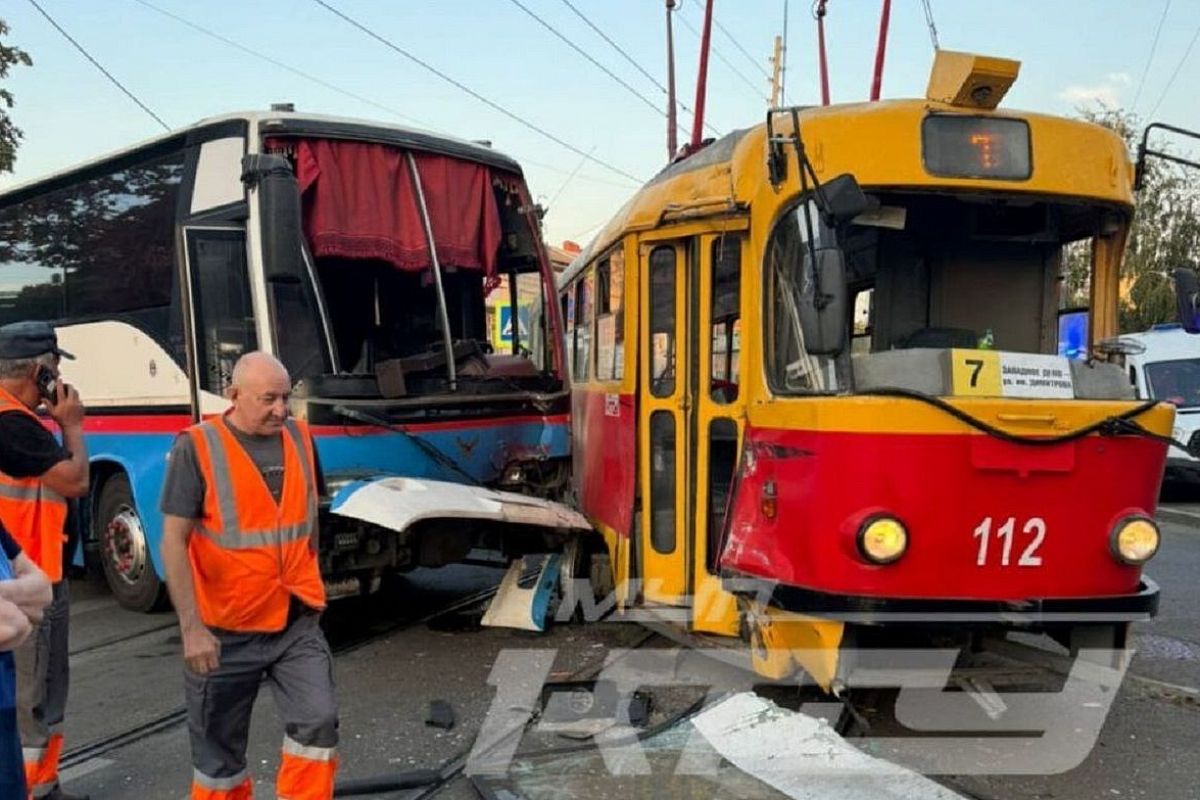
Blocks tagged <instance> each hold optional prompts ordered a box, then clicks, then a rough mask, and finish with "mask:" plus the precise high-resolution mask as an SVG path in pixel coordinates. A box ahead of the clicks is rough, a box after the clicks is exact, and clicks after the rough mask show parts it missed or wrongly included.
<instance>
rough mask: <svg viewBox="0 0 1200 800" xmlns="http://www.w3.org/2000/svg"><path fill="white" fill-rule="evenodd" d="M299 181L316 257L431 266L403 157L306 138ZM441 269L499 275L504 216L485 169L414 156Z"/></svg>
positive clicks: (383, 149)
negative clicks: (501, 217) (478, 271)
mask: <svg viewBox="0 0 1200 800" xmlns="http://www.w3.org/2000/svg"><path fill="white" fill-rule="evenodd" d="M295 152H296V177H297V179H298V180H299V182H300V191H301V193H302V195H303V207H304V233H305V235H306V236H307V237H308V244H309V247H310V248H311V249H312V252H313V255H314V256H315V257H321V256H337V257H342V258H374V259H382V260H384V261H387V262H389V263H391V264H394V265H395V266H396V267H397V268H398V269H402V270H414V271H415V270H423V269H428V268H429V267H430V266H431V265H432V264H433V261H432V259H431V258H430V255H429V248H428V246H427V245H426V240H425V228H424V226H423V223H422V222H421V210H420V205H419V203H418V201H417V195H416V191H415V189H414V187H413V181H412V176H411V174H410V170H409V168H408V159H407V158H406V157H405V154H404V151H402V150H399V149H397V148H395V147H389V146H387V145H381V144H369V143H365V142H346V141H338V140H332V139H302V140H300V141H298V142H297V143H296V151H295ZM413 158H414V159H415V160H416V163H417V170H418V171H419V172H420V174H421V186H422V188H423V189H424V192H425V204H426V207H427V208H428V209H429V217H430V221H431V223H432V226H433V239H434V243H435V244H436V246H437V253H438V260H439V261H440V262H441V263H442V265H444V266H453V267H459V268H465V269H480V270H483V271H484V273H485V274H486V275H488V276H492V275H493V274H495V270H496V249H497V247H498V246H499V244H500V215H499V211H498V209H497V208H496V198H495V195H494V194H493V192H492V180H491V175H490V173H489V171H488V168H487V167H485V166H482V165H480V164H474V163H471V162H469V161H460V160H457V159H454V158H449V157H446V156H440V155H433V154H429V153H413Z"/></svg>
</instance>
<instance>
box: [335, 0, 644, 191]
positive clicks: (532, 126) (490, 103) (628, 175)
mask: <svg viewBox="0 0 1200 800" xmlns="http://www.w3.org/2000/svg"><path fill="white" fill-rule="evenodd" d="M313 2H314V3H316V4H317V5H319V6H321V7H322V8H324V9H326V10H327V11H329V12H330V13H331V14H333V15H334V16H336V17H338V18H339V19H341V20H343V21H344V22H346V23H347V24H349V25H350V26H351V27H353V28H356V29H358V30H359V31H361V32H362V33H364V34H366V35H367V36H369V37H370V38H372V39H374V40H375V41H377V42H379V43H380V44H382V45H384V46H385V47H387V48H388V49H389V50H392V51H394V52H396V53H399V54H400V55H402V56H404V57H405V58H406V59H408V60H409V61H411V62H413V63H414V64H416V65H418V66H419V67H421V68H422V69H425V70H426V71H428V72H431V73H433V74H434V75H436V76H437V77H439V78H441V79H442V80H443V81H445V82H446V83H449V84H450V85H451V86H454V87H455V88H457V89H459V90H460V91H462V92H465V93H466V94H468V95H470V96H471V97H473V98H475V99H476V100H478V101H479V102H481V103H483V104H484V105H486V106H488V107H489V108H491V109H493V110H494V111H498V112H499V113H501V114H503V115H504V116H506V117H508V118H509V119H511V120H513V121H514V122H516V123H517V124H519V125H521V126H522V127H525V128H528V129H529V130H531V131H533V132H534V133H536V134H538V135H539V136H542V137H544V138H546V139H549V140H550V141H552V142H554V143H555V144H557V145H558V146H560V147H563V148H565V149H567V150H570V151H571V152H572V153H575V154H576V155H579V156H583V157H584V158H586V159H587V160H588V161H591V162H592V163H594V164H598V165H599V166H602V167H604V168H605V169H607V170H609V171H611V172H614V173H616V174H618V175H620V176H622V177H625V178H629V179H630V180H631V181H634V182H636V183H638V184H641V183H644V181H643V180H642V179H641V178H638V177H637V176H635V175H632V174H631V173H629V172H626V171H625V170H623V169H621V168H620V167H617V166H614V165H613V164H610V163H608V162H607V161H604V160H602V159H599V158H597V157H595V156H593V155H590V154H588V153H586V152H584V151H583V150H581V149H580V148H578V147H576V146H575V145H573V144H571V143H570V142H568V141H566V140H565V139H562V138H561V137H559V136H555V135H554V134H553V133H550V132H549V131H547V130H546V129H545V128H542V127H541V126H539V125H535V124H534V123H532V122H530V121H529V120H527V119H525V118H524V117H522V116H520V115H519V114H516V113H514V112H512V111H510V110H508V109H507V108H505V107H504V106H502V105H500V104H499V103H497V102H496V101H494V100H491V99H489V98H487V97H485V96H484V95H482V94H480V93H479V92H477V91H475V90H474V89H472V88H471V87H469V86H467V85H466V84H464V83H462V82H461V81H459V80H456V79H455V78H452V77H450V76H449V75H447V74H446V73H445V72H442V71H441V70H439V69H438V68H437V67H435V66H433V65H432V64H430V63H429V62H427V61H425V60H423V59H421V58H418V57H417V56H415V55H413V54H412V53H410V52H408V51H407V50H405V49H404V48H402V47H400V46H399V45H397V44H396V43H394V42H392V41H391V40H389V39H387V38H385V37H383V36H381V35H379V34H378V33H375V31H373V30H371V29H370V28H368V27H367V26H366V25H363V24H362V23H361V22H359V21H358V20H356V19H354V18H353V17H350V16H348V15H347V14H345V13H343V12H342V11H340V10H338V9H337V8H335V7H334V6H332V5H330V4H329V3H327V2H326V1H325V0H313Z"/></svg>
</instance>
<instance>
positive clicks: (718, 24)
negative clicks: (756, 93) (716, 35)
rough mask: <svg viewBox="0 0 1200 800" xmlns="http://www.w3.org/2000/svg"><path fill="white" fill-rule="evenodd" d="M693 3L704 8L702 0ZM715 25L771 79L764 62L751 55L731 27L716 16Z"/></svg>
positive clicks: (755, 66) (714, 18) (699, 7)
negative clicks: (727, 26)
mask: <svg viewBox="0 0 1200 800" xmlns="http://www.w3.org/2000/svg"><path fill="white" fill-rule="evenodd" d="M692 3H693V4H694V5H695V6H696V8H697V9H701V8H702V6H701V5H700V0H692ZM713 25H716V26H717V30H719V31H720V32H721V33H723V34H725V38H726V39H728V40H729V41H730V42H732V43H733V46H734V47H736V48H737V49H738V52H740V53H741V54H742V55H744V56H745V57H746V60H747V61H749V62H750V63H751V64H753V65H754V68H755V69H757V70H758V71H759V72H761V73H762V74H763V77H764V78H766V79H767V80H771V73H769V72H767V70H766V68H765V67H763V65H762V64H760V63H758V59H757V58H755V57H754V56H752V55H750V53H749V51H747V50H746V48H744V47H742V43H741V42H739V41H738V40H737V37H735V36H734V35H733V34H732V33H730V32H729V29H728V28H726V27H725V26H724V25H722V24H721V21H720V20H719V19H717V18H716V17H715V16H714V17H713Z"/></svg>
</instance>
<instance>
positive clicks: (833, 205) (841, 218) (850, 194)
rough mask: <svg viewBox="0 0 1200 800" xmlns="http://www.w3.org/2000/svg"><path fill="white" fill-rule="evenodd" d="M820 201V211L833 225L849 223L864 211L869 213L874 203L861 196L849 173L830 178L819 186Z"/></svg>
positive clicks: (856, 183) (860, 190)
mask: <svg viewBox="0 0 1200 800" xmlns="http://www.w3.org/2000/svg"><path fill="white" fill-rule="evenodd" d="M820 196H821V199H822V201H823V202H824V208H822V209H821V210H822V211H823V212H825V215H826V216H827V217H828V218H829V219H830V220H832V221H833V222H834V223H840V222H849V221H850V220H852V219H854V218H855V217H857V216H858V215H859V214H861V213H863V212H864V211H869V210H871V208H872V207H873V205H874V203H872V202H871V199H870V198H869V197H867V196H866V195H865V194H863V190H862V187H861V186H859V185H858V181H857V180H856V179H855V177H854V176H853V175H851V174H849V173H846V174H843V175H838V176H837V177H836V178H830V179H829V180H827V181H825V183H823V184H821V194H820Z"/></svg>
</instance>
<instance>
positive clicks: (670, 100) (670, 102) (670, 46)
mask: <svg viewBox="0 0 1200 800" xmlns="http://www.w3.org/2000/svg"><path fill="white" fill-rule="evenodd" d="M674 9H675V0H667V161H668V162H670V161H671V160H673V159H674V158H675V154H676V153H678V152H679V139H678V138H677V136H676V133H675V130H676V121H675V34H674V31H673V30H672V27H671V12H672V11H673V10H674Z"/></svg>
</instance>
